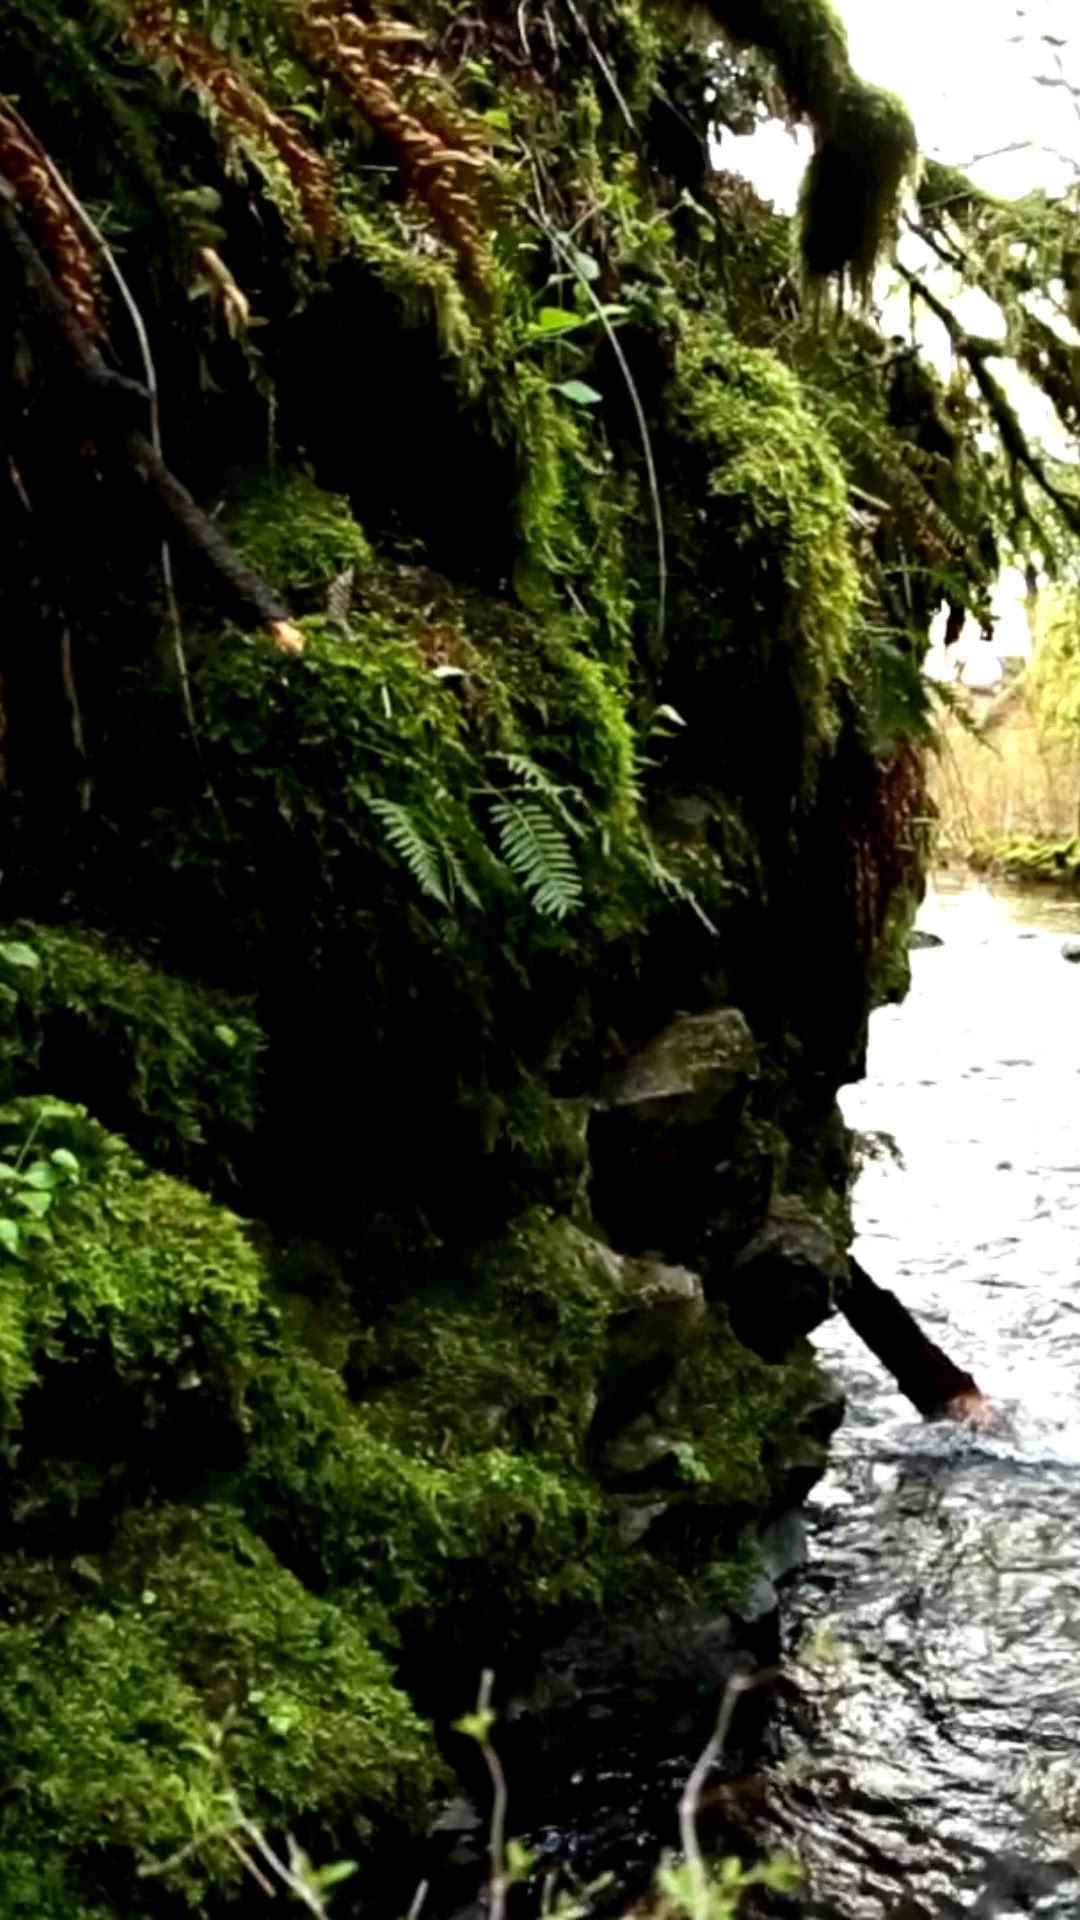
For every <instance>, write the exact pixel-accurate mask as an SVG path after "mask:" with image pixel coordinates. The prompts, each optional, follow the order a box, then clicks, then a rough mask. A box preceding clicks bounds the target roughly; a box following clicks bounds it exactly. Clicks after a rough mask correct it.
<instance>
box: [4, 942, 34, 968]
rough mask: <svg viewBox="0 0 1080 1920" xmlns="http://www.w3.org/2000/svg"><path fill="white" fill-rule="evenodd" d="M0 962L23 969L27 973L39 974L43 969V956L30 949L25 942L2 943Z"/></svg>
mask: <svg viewBox="0 0 1080 1920" xmlns="http://www.w3.org/2000/svg"><path fill="white" fill-rule="evenodd" d="M0 960H3V961H4V962H5V963H6V965H7V966H9V967H23V968H25V970H26V972H27V973H37V972H38V971H39V969H40V967H41V956H40V954H37V953H35V952H34V949H33V947H28V946H27V945H26V942H25V941H24V940H4V941H2V942H0Z"/></svg>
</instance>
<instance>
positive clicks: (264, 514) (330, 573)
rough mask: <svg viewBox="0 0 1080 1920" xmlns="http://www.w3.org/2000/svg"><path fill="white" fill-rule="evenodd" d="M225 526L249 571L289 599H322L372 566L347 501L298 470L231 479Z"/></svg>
mask: <svg viewBox="0 0 1080 1920" xmlns="http://www.w3.org/2000/svg"><path fill="white" fill-rule="evenodd" d="M225 525H226V527H227V528H228V531H229V534H230V536H231V538H232V539H233V540H234V541H235V542H236V545H237V546H238V547H239V548H240V550H241V551H242V552H243V553H244V554H245V556H246V557H247V559H248V560H249V561H250V563H251V565H252V566H253V567H255V568H256V569H257V571H258V572H259V573H261V574H264V575H265V577H266V578H267V579H268V580H272V581H273V583H274V585H275V586H276V587H279V588H280V589H281V591H282V592H283V593H286V594H289V595H291V596H295V595H299V596H301V597H303V596H305V595H309V594H312V593H316V594H318V593H321V594H325V592H326V589H327V588H328V587H329V585H330V584H331V582H332V581H334V580H335V579H338V578H340V577H341V576H342V575H343V574H348V573H349V572H350V571H352V572H354V573H355V572H360V571H361V570H363V569H364V568H366V567H368V566H369V565H370V564H371V559H372V554H371V548H370V546H369V545H368V543H367V540H366V539H365V538H364V535H363V532H362V530H361V529H360V527H358V526H357V524H356V521H355V520H354V519H353V516H352V511H351V509H350V507H349V503H348V501H347V500H345V499H343V498H342V496H341V495H340V494H337V493H328V492H327V490H326V488H325V487H320V486H317V485H316V483H315V481H314V480H313V479H312V477H311V476H310V474H307V473H305V472H303V471H302V470H301V469H296V468H292V469H286V470H282V469H279V468H269V469H267V468H255V469H253V470H252V471H250V472H249V473H246V474H237V475H235V476H232V477H231V478H230V483H229V493H228V499H227V502H226V509H225Z"/></svg>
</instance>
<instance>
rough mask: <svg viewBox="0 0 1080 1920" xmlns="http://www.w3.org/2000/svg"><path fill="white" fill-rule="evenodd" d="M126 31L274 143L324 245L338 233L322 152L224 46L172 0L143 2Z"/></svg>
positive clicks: (236, 121)
mask: <svg viewBox="0 0 1080 1920" xmlns="http://www.w3.org/2000/svg"><path fill="white" fill-rule="evenodd" d="M125 31H126V34H127V38H128V39H129V41H130V42H131V44H132V45H133V46H135V47H137V48H138V50H139V52H140V53H142V54H144V55H146V56H149V57H150V58H152V59H157V60H162V61H164V62H165V63H166V65H168V66H169V67H171V68H172V69H173V70H174V71H175V72H176V73H177V74H179V76H180V78H181V79H182V80H183V82H184V84H185V85H186V86H189V87H192V88H194V90H195V91H196V92H201V93H204V94H206V95H207V96H208V97H209V98H210V99H211V100H212V101H213V103H214V105H215V106H216V107H217V109H218V111H219V112H220V113H221V115H222V117H223V119H224V120H225V121H226V122H227V123H228V124H229V125H230V126H232V127H234V128H241V129H244V130H245V131H247V132H249V133H253V134H254V135H255V137H256V138H257V139H258V140H261V141H263V142H265V144H266V145H268V146H270V147H272V148H273V149H274V152H275V153H276V154H277V156H278V158H279V160H280V161H281V162H282V165H283V166H284V167H285V169H286V171H287V172H288V174H289V177H290V178H291V180H292V182H293V185H294V187H295V188H296V193H297V197H298V199H299V201H300V205H301V207H302V209H303V213H304V218H305V220H306V221H307V224H308V226H309V227H310V228H311V231H312V233H313V234H314V236H315V239H316V240H317V241H318V242H320V243H321V244H322V245H323V246H324V247H325V246H328V245H329V244H330V243H331V242H332V241H333V240H334V239H335V238H336V237H337V235H338V232H339V230H340V222H339V220H338V216H337V211H336V208H335V206H334V193H333V175H332V173H331V170H330V167H329V165H328V164H327V162H326V160H325V159H324V158H323V156H322V154H321V153H317V152H316V151H315V148H314V147H312V146H310V145H309V144H308V142H307V141H306V140H305V139H304V138H303V136H302V134H300V133H298V132H297V130H296V128H295V127H293V126H291V125H290V124H289V122H288V121H287V120H286V119H284V118H283V117H282V115H281V114H280V113H277V112H276V111H275V109H274V108H273V107H271V106H270V104H269V102H268V101H266V100H264V99H263V97H262V94H261V93H259V92H258V91H257V90H256V88H255V87H253V86H252V84H251V82H250V81H249V80H246V79H244V78H242V77H241V76H240V74H238V73H237V72H236V71H235V69H234V68H233V67H232V66H230V64H229V62H228V60H227V59H226V58H225V56H224V55H223V54H222V52H221V51H220V49H219V48H217V47H214V46H212V45H211V44H210V42H209V41H208V40H204V39H202V38H201V37H200V35H198V34H197V33H195V32H194V31H193V30H192V29H191V27H190V26H189V25H188V24H187V22H186V20H184V19H183V18H182V17H181V16H178V15H177V14H176V13H174V11H173V9H172V8H171V6H170V5H169V4H168V0H137V4H136V5H135V6H133V7H132V9H131V10H130V12H129V13H128V16H127V20H126V25H125Z"/></svg>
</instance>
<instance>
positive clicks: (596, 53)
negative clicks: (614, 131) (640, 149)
mask: <svg viewBox="0 0 1080 1920" xmlns="http://www.w3.org/2000/svg"><path fill="white" fill-rule="evenodd" d="M566 10H567V12H568V13H569V15H570V18H571V19H572V20H573V22H574V25H575V26H576V27H577V30H578V32H579V33H580V35H581V37H582V39H583V40H584V42H585V45H586V46H587V47H588V49H589V52H590V53H591V54H592V57H593V59H594V60H595V61H596V64H597V66H598V67H599V69H600V71H601V73H602V74H603V76H604V79H605V80H606V81H607V83H608V86H609V87H610V88H611V94H612V98H613V99H614V101H615V105H616V106H617V107H618V109H619V112H620V113H621V114H622V117H623V119H624V120H625V121H626V124H627V126H628V127H629V129H630V132H631V133H632V134H633V137H634V139H635V140H636V139H637V137H638V131H637V128H636V126H635V125H634V116H633V114H632V113H631V111H630V109H629V107H628V106H627V104H626V101H625V99H624V98H623V94H622V91H621V89H620V87H619V83H618V81H617V80H616V78H615V75H614V73H613V71H612V68H611V63H610V61H608V60H606V59H605V57H604V55H603V54H602V53H601V51H600V48H599V47H598V46H597V44H596V41H595V40H594V39H593V37H592V34H591V33H590V31H589V23H588V21H587V20H586V18H585V15H584V14H583V13H582V11H581V9H580V7H578V6H577V5H576V0H566Z"/></svg>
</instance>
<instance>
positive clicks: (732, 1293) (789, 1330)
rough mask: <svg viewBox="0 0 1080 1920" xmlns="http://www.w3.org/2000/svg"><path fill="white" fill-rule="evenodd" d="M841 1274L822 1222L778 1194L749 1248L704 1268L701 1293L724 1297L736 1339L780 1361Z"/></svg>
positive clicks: (826, 1309)
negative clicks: (726, 1262)
mask: <svg viewBox="0 0 1080 1920" xmlns="http://www.w3.org/2000/svg"><path fill="white" fill-rule="evenodd" d="M846 1273H847V1265H846V1261H845V1258H844V1255H843V1253H842V1252H841V1251H840V1249H839V1247H838V1246H837V1245H836V1242H835V1240H834V1239H833V1237H832V1234H831V1233H830V1231H829V1229H828V1227H827V1226H826V1225H825V1223H824V1221H823V1220H820V1219H819V1218H818V1216H817V1215H816V1214H815V1213H812V1212H811V1211H810V1208H809V1207H808V1206H807V1205H806V1204H805V1202H804V1201H802V1200H799V1199H796V1198H794V1197H792V1196H789V1195H780V1196H778V1197H777V1198H776V1199H774V1201H773V1203H772V1206H771V1208H770V1210H769V1217H768V1219H767V1221H766V1223H765V1225H764V1226H763V1227H762V1229H761V1231H760V1233H757V1234H755V1236H754V1238H753V1239H752V1240H751V1241H750V1244H749V1246H747V1247H744V1248H743V1250H742V1252H741V1253H740V1254H738V1255H737V1256H736V1258H735V1259H734V1261H732V1262H731V1264H730V1266H729V1267H728V1268H727V1269H726V1270H725V1269H724V1268H723V1267H721V1268H720V1269H719V1270H716V1269H710V1270H709V1272H707V1274H706V1292H707V1293H708V1294H709V1295H710V1297H713V1298H721V1299H723V1300H725V1301H726V1303H727V1307H728V1312H729V1314H730V1316H731V1324H732V1327H733V1328H734V1330H735V1332H736V1334H737V1335H738V1337H739V1339H740V1340H742V1341H744V1342H745V1343H746V1345H747V1346H748V1347H753V1349H754V1351H755V1352H756V1353H760V1354H761V1355H762V1356H763V1358H765V1359H766V1360H780V1359H782V1358H783V1356H784V1354H785V1353H786V1352H787V1351H788V1349H789V1347H790V1346H791V1345H792V1343H793V1341H794V1340H795V1339H796V1338H797V1337H798V1336H799V1335H800V1334H806V1333H810V1332H812V1330H813V1328H814V1327H816V1326H818V1325H820V1323H821V1321H822V1320H824V1319H825V1318H826V1317H827V1315H828V1314H829V1313H830V1311H831V1310H832V1304H833V1299H834V1296H835V1291H836V1288H837V1287H838V1286H839V1285H841V1284H842V1282H843V1280H844V1278H845V1276H846Z"/></svg>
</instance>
